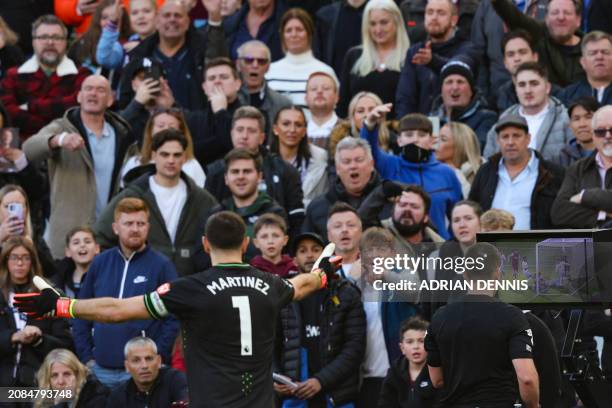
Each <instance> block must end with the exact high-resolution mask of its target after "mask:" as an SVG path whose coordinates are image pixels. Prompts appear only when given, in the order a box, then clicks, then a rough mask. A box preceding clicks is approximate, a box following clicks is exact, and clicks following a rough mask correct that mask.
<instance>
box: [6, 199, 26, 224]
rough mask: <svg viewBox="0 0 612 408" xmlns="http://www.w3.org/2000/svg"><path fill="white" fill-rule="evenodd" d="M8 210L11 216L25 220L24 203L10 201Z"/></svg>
mask: <svg viewBox="0 0 612 408" xmlns="http://www.w3.org/2000/svg"><path fill="white" fill-rule="evenodd" d="M8 212H9V214H10V215H11V216H13V217H15V218H18V219H20V220H23V204H21V203H9V205H8Z"/></svg>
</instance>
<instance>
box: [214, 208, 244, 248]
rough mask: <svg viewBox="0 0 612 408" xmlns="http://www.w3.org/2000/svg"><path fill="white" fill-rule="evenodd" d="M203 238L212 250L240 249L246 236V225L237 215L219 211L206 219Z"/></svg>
mask: <svg viewBox="0 0 612 408" xmlns="http://www.w3.org/2000/svg"><path fill="white" fill-rule="evenodd" d="M204 236H205V237H206V239H207V240H208V243H209V244H210V246H211V247H212V248H215V249H221V250H237V249H240V248H241V246H242V243H243V241H244V239H245V236H246V225H245V224H244V221H243V220H242V217H240V216H239V215H238V214H236V213H234V212H231V211H221V212H218V213H216V214H214V215H212V216H210V217H209V218H208V221H206V227H205V229H204Z"/></svg>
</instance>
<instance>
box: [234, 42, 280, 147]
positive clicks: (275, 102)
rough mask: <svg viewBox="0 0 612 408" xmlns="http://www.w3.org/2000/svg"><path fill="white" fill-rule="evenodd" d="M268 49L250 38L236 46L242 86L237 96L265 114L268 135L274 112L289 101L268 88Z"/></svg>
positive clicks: (263, 44)
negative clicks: (266, 77) (266, 76)
mask: <svg viewBox="0 0 612 408" xmlns="http://www.w3.org/2000/svg"><path fill="white" fill-rule="evenodd" d="M270 59H271V54H270V49H269V48H268V46H267V45H266V44H265V43H263V42H261V41H259V40H251V41H247V42H245V43H244V44H242V45H241V46H240V47H239V48H238V60H237V67H238V71H239V72H240V75H241V76H242V88H241V89H240V94H239V95H238V97H239V98H240V101H241V102H242V104H243V105H251V106H254V107H256V108H257V109H259V110H260V111H261V112H262V113H263V114H264V115H266V134H267V135H268V136H270V130H271V127H272V126H271V123H274V118H275V116H276V113H277V112H278V111H279V110H280V109H281V108H282V107H284V106H289V105H291V101H290V100H289V98H287V97H286V96H284V95H281V94H279V93H278V92H276V91H275V90H273V89H270V87H269V86H268V84H267V83H266V80H265V75H266V73H267V72H268V70H269V69H270Z"/></svg>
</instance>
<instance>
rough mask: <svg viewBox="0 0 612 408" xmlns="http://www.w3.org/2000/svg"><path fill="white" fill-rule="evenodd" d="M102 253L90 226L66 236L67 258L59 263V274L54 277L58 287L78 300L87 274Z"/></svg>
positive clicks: (76, 228)
mask: <svg viewBox="0 0 612 408" xmlns="http://www.w3.org/2000/svg"><path fill="white" fill-rule="evenodd" d="M99 253H100V246H99V245H98V243H97V242H96V236H95V234H94V232H93V230H92V229H91V228H89V227H88V226H79V227H75V228H73V229H72V230H70V231H69V232H68V234H67V235H66V252H65V254H66V258H64V259H62V260H61V261H59V265H58V273H57V274H56V275H55V276H54V277H53V281H54V284H55V286H56V287H58V288H60V289H61V290H63V291H64V293H66V295H67V296H69V297H74V298H77V297H78V296H79V289H80V288H81V282H83V280H84V278H85V273H87V270H88V269H89V266H90V265H91V263H92V262H93V259H94V257H95V256H96V255H98V254H99Z"/></svg>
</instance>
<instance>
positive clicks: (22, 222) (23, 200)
mask: <svg viewBox="0 0 612 408" xmlns="http://www.w3.org/2000/svg"><path fill="white" fill-rule="evenodd" d="M40 224H42V220H36V219H33V214H32V211H31V207H30V200H28V195H27V194H26V192H25V190H24V189H23V188H22V187H21V186H18V185H16V184H7V185H5V186H4V187H2V188H0V248H2V247H3V246H4V244H5V242H7V240H8V239H10V238H11V237H15V236H22V237H27V238H29V239H30V241H31V242H33V243H34V246H35V247H36V252H37V253H38V256H39V259H40V261H41V264H42V272H43V274H44V276H52V275H54V274H55V272H56V269H57V268H56V265H55V261H54V259H53V256H51V251H50V250H49V247H48V246H47V243H46V242H45V240H44V239H43V237H42V225H40Z"/></svg>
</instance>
